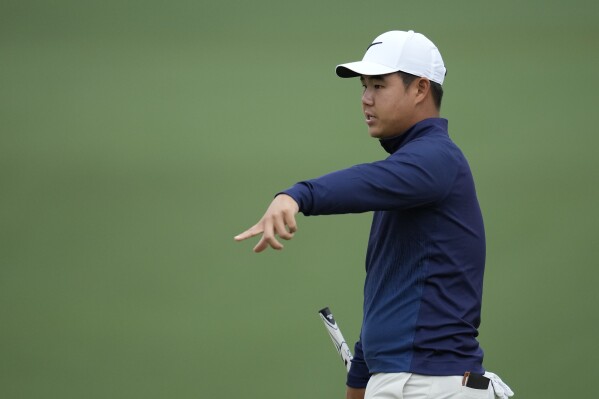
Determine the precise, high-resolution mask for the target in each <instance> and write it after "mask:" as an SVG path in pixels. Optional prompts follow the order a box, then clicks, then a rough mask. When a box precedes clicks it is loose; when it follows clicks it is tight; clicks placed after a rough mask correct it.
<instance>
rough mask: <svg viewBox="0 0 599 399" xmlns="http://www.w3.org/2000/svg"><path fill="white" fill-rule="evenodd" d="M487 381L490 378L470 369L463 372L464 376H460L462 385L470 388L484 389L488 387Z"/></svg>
mask: <svg viewBox="0 0 599 399" xmlns="http://www.w3.org/2000/svg"><path fill="white" fill-rule="evenodd" d="M489 382H491V380H490V379H489V378H487V377H485V376H484V375H482V374H476V373H471V372H470V371H466V372H465V373H464V378H462V386H465V387H468V388H472V389H484V390H486V389H488V388H489Z"/></svg>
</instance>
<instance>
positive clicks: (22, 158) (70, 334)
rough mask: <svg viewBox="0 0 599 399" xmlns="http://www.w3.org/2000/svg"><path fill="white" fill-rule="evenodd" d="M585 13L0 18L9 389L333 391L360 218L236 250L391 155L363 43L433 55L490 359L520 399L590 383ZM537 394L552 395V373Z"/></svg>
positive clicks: (22, 8)
mask: <svg viewBox="0 0 599 399" xmlns="http://www.w3.org/2000/svg"><path fill="white" fill-rule="evenodd" d="M598 16H599V9H598V7H597V5H595V3H593V2H590V1H575V2H573V3H572V2H571V3H568V4H565V3H564V4H562V2H557V1H552V2H541V1H531V2H526V3H522V2H516V1H508V2H501V3H492V4H486V3H480V2H463V3H459V4H456V3H438V4H437V3H435V4H433V3H430V4H421V3H413V4H412V3H410V4H402V3H401V2H391V1H383V2H377V3H376V5H375V4H373V5H366V4H364V3H358V2H354V1H350V2H347V1H346V2H328V3H327V2H308V3H306V2H303V3H298V4H295V5H288V4H284V3H281V2H275V1H258V2H247V3H240V4H238V3H233V2H218V3H217V2H214V3H208V2H191V1H182V0H181V1H180V0H177V1H171V2H160V1H156V0H154V1H148V2H140V1H131V2H116V1H104V2H91V3H90V2H75V1H64V0H63V1H58V2H52V3H48V2H41V1H37V2H35V1H26V2H23V1H21V2H17V1H5V2H3V3H2V5H0V53H1V54H2V57H1V58H2V61H1V62H0V71H1V73H0V87H1V88H2V90H1V92H0V120H1V121H2V124H1V127H0V182H1V186H2V190H0V204H1V206H0V245H1V248H0V320H1V324H2V327H1V328H0V397H2V398H11V399H13V398H14V399H30V398H31V399H33V398H39V397H44V398H48V399H50V398H60V399H69V398H82V397H85V398H144V399H151V398H173V397H175V398H197V397H210V398H221V397H222V398H230V397H250V398H251V397H261V398H280V397H286V398H290V399H293V398H303V397H311V398H333V397H343V395H344V393H343V392H344V378H345V377H344V370H343V367H342V366H341V364H340V362H339V360H338V359H337V357H336V355H335V353H334V350H333V347H332V346H331V343H330V342H329V338H328V336H327V334H326V332H325V330H324V328H323V327H322V326H321V323H320V321H319V319H318V316H317V314H316V312H317V311H318V310H319V309H320V308H321V307H323V306H327V305H328V306H330V307H331V309H332V310H333V311H334V312H335V316H336V318H337V319H338V322H339V323H340V325H341V327H342V329H343V330H344V334H345V336H346V338H347V339H348V340H349V341H351V342H353V341H355V339H356V338H357V336H358V333H359V328H360V321H361V300H362V297H361V293H362V280H363V277H364V272H363V259H364V250H365V246H366V239H367V235H368V229H369V225H370V215H368V214H364V215H348V216H327V217H320V218H313V217H311V218H306V217H303V216H300V217H299V218H298V222H299V228H300V230H299V232H298V234H297V236H296V238H295V239H294V240H293V241H291V242H288V243H286V248H285V250H284V251H283V252H280V253H275V252H269V253H265V254H261V255H255V254H253V253H251V248H252V246H253V243H242V244H238V243H234V242H233V239H232V237H233V236H234V235H235V234H237V233H239V232H241V231H242V230H244V229H245V228H247V227H249V226H250V225H252V224H253V223H255V221H256V220H257V219H258V218H259V216H260V215H261V214H262V212H263V211H264V209H265V208H266V206H267V205H268V202H269V200H270V198H272V196H273V195H274V194H275V193H276V192H277V191H278V190H281V189H284V188H286V187H288V186H290V185H292V184H293V183H295V182H296V181H298V180H301V179H305V178H311V177H315V176H318V175H321V174H324V173H327V172H329V171H332V170H335V169H338V168H343V167H347V166H350V165H352V164H355V163H359V162H369V161H372V160H375V159H379V158H381V157H383V156H384V153H383V152H382V150H381V149H380V147H379V145H378V143H377V142H376V141H373V140H372V139H369V138H368V136H367V133H366V129H365V126H364V125H363V121H362V118H361V116H360V104H359V95H360V87H359V83H358V82H356V81H351V80H349V81H348V80H341V79H337V78H336V77H335V76H334V73H333V68H334V66H335V65H336V64H338V63H341V62H346V61H353V60H355V59H359V58H360V57H361V56H362V52H363V50H364V48H365V47H366V46H367V45H368V43H369V42H370V41H371V40H372V38H374V37H375V36H376V35H378V34H379V33H382V32H383V31H386V30H390V29H415V30H417V31H421V32H423V33H425V34H426V35H427V36H429V37H430V38H431V39H432V40H433V41H434V42H435V43H436V44H437V45H438V46H439V48H440V49H441V52H442V54H443V56H444V59H445V62H446V65H447V67H448V71H449V73H448V75H447V79H446V84H445V91H446V94H445V99H444V104H443V115H444V116H445V117H447V118H448V119H449V121H450V125H449V126H450V134H451V135H452V137H453V139H454V140H455V141H456V142H457V143H458V144H459V145H460V146H461V148H462V149H463V150H464V152H465V153H466V155H467V157H468V158H469V160H470V163H471V165H472V168H473V171H474V175H475V178H476V181H477V189H478V194H479V199H480V202H481V206H482V208H483V212H484V215H485V223H486V228H487V236H488V262H487V272H486V280H485V293H484V305H483V326H482V328H481V336H480V339H481V342H482V344H483V347H484V349H485V352H486V358H485V365H486V366H487V368H489V369H490V370H491V371H494V372H496V373H498V374H499V375H501V376H502V377H504V379H505V381H506V382H508V384H510V385H511V386H512V388H513V389H514V390H515V391H516V393H517V397H520V398H529V399H530V398H543V397H553V396H555V397H560V396H561V397H585V396H590V395H591V391H590V389H591V388H590V385H588V384H578V385H574V386H571V385H568V384H563V383H561V382H560V381H562V380H563V375H564V371H565V370H574V371H575V373H576V374H577V378H578V379H579V380H580V381H586V380H590V379H591V378H592V374H591V373H592V370H593V367H592V363H591V360H592V359H594V358H596V357H597V355H599V353H598V351H597V349H596V348H597V345H596V344H595V337H596V336H597V334H598V333H599V331H598V330H599V328H598V326H599V320H598V316H597V315H596V313H597V312H595V311H594V310H593V309H594V304H595V303H596V295H595V293H594V292H595V289H594V287H595V283H596V281H597V278H598V277H599V276H598V273H597V271H596V270H595V269H596V268H595V266H596V263H597V262H596V259H597V247H598V244H599V242H598V239H597V237H598V236H597V234H596V233H595V224H596V223H595V221H596V220H597V218H598V216H599V213H598V212H597V211H596V203H597V201H598V199H599V198H598V197H599V195H598V194H599V193H598V188H597V181H598V177H599V176H598V174H599V173H598V171H599V161H598V158H597V156H596V154H595V152H596V148H597V146H598V144H599V139H598V138H597V135H596V132H595V127H594V126H595V123H594V122H593V120H594V119H593V118H594V116H595V115H594V114H595V112H594V111H595V109H594V108H595V106H596V98H595V93H596V92H597V88H598V86H599V85H598V83H599V82H598V78H597V74H596V71H595V69H596V68H595V65H597V62H598V61H599V56H597V54H596V52H595V51H594V50H593V49H594V47H595V46H596V45H595V42H596V39H597V37H599V28H597V24H596V19H597V17H598ZM547 381H550V383H548V382H547Z"/></svg>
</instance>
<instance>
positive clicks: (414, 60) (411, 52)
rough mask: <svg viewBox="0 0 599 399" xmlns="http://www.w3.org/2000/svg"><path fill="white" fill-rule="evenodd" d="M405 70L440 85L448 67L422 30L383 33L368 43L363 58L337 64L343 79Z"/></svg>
mask: <svg viewBox="0 0 599 399" xmlns="http://www.w3.org/2000/svg"><path fill="white" fill-rule="evenodd" d="M397 71H402V72H406V73H409V74H412V75H416V76H420V77H423V78H427V79H429V80H432V81H433V82H437V83H439V84H441V85H442V84H443V79H444V78H445V74H446V72H447V70H446V69H445V65H444V64H443V58H441V53H440V52H439V50H438V49H437V46H435V45H434V44H433V42H431V41H430V40H429V39H428V38H426V36H424V35H423V34H421V33H415V32H414V31H413V30H410V31H408V32H404V31H399V30H393V31H390V32H385V33H383V34H382V35H380V36H378V37H377V38H376V39H374V40H373V42H372V44H371V45H370V46H368V49H367V50H366V54H364V58H362V61H357V62H350V63H347V64H341V65H337V67H336V68H335V72H337V75H338V76H339V77H342V78H353V77H356V76H360V75H371V76H372V75H385V74H388V73H393V72H397Z"/></svg>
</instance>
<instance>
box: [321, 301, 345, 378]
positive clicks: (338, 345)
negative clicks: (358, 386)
mask: <svg viewBox="0 0 599 399" xmlns="http://www.w3.org/2000/svg"><path fill="white" fill-rule="evenodd" d="M318 314H319V315H320V318H321V319H322V322H323V323H324V326H325V327H326V329H327V332H328V333H329V336H330V337H331V340H332V341H333V345H335V349H336V350H337V353H339V355H340V356H341V360H342V361H343V364H345V367H346V368H347V371H349V368H350V367H351V360H352V359H353V356H352V354H351V351H350V350H349V346H347V343H346V342H345V338H343V334H341V330H340V329H339V326H338V325H337V322H336V321H335V318H334V317H333V313H331V310H330V309H329V308H328V307H326V308H324V309H321V310H319V311H318Z"/></svg>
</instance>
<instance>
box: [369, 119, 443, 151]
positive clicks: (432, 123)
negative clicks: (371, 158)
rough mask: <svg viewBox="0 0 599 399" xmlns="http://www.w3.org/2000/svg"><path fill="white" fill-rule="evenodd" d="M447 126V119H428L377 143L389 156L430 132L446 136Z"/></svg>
mask: <svg viewBox="0 0 599 399" xmlns="http://www.w3.org/2000/svg"><path fill="white" fill-rule="evenodd" d="M447 126H448V122H447V119H443V118H428V119H424V120H422V121H420V122H418V123H416V124H415V125H414V126H412V127H411V128H409V129H408V130H406V131H405V132H404V133H402V134H400V135H398V136H393V137H387V138H384V139H379V141H380V143H381V146H383V148H384V149H385V151H387V152H388V153H389V154H393V153H394V152H396V151H397V150H399V149H400V148H401V147H403V146H404V145H406V144H407V143H409V142H410V141H412V140H414V139H416V138H418V137H421V136H423V135H425V134H427V133H430V132H432V131H439V130H441V131H443V132H445V134H447Z"/></svg>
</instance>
